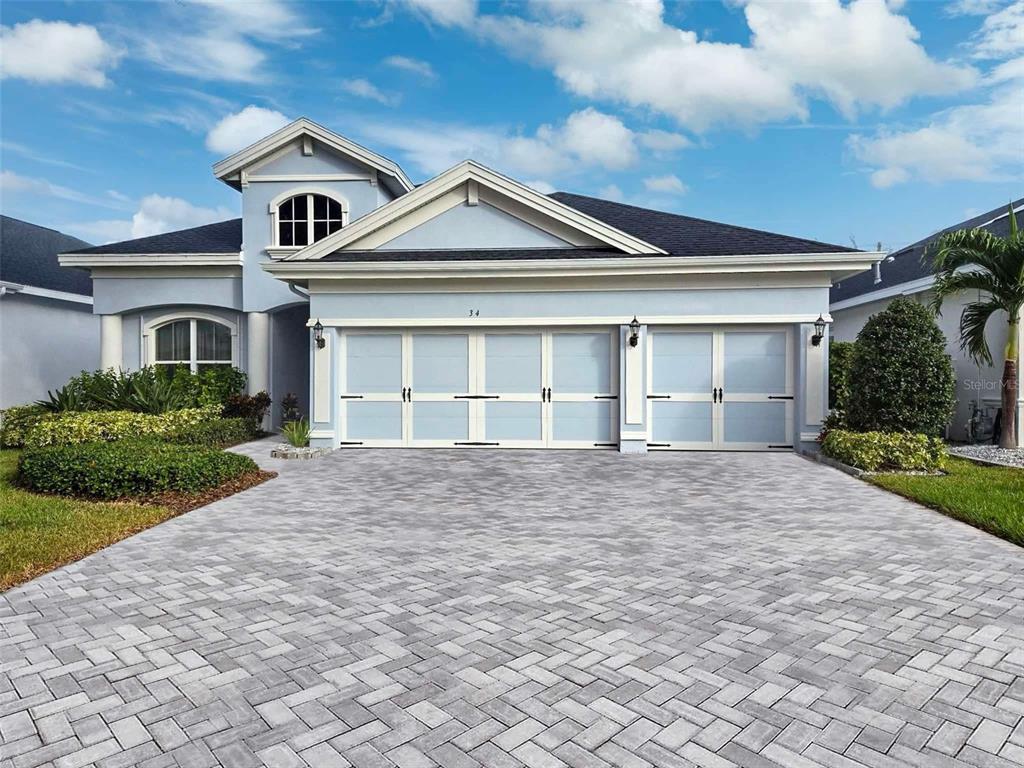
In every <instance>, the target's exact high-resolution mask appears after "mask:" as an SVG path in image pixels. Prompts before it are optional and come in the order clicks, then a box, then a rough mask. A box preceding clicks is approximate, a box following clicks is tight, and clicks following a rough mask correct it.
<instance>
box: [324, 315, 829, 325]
mask: <svg viewBox="0 0 1024 768" xmlns="http://www.w3.org/2000/svg"><path fill="white" fill-rule="evenodd" d="M817 319H818V315H817V314H806V315H798V314H788V315H645V316H644V325H647V326H652V325H699V326H720V325H759V326H761V325H783V324H784V325H791V324H794V323H808V324H809V323H813V322H814V321H816V320H817ZM823 319H824V320H825V322H827V323H831V322H832V316H831V315H826V316H825V317H824V318H823ZM318 321H319V322H320V323H321V324H322V325H324V326H325V327H327V328H442V327H445V328H490V327H519V328H522V327H548V326H555V325H565V326H607V325H628V324H629V321H630V317H629V315H609V316H603V315H601V316H593V317H588V316H586V315H573V316H566V317H550V316H542V317H473V318H469V317H462V316H461V315H460V316H459V317H312V318H310V319H309V320H308V321H307V322H306V326H307V327H309V328H312V327H313V325H314V324H315V323H317V322H318Z"/></svg>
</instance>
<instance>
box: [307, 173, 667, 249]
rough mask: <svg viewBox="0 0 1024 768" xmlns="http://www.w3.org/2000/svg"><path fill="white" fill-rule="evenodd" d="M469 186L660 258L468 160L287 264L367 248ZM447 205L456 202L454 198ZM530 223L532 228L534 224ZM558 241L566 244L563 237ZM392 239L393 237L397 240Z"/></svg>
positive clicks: (463, 194)
mask: <svg viewBox="0 0 1024 768" xmlns="http://www.w3.org/2000/svg"><path fill="white" fill-rule="evenodd" d="M470 181H475V182H476V183H477V190H478V192H477V194H478V195H479V197H480V199H483V200H484V201H485V202H488V203H492V204H493V202H492V201H494V200H496V199H498V197H499V196H501V197H504V198H507V199H509V200H510V201H512V203H513V204H519V205H522V206H523V207H524V208H528V209H530V210H531V211H532V212H533V213H534V214H540V215H541V217H543V218H544V219H546V220H548V221H549V222H554V225H552V224H549V225H548V226H559V228H560V229H564V231H568V230H571V231H573V232H575V233H576V235H575V239H576V240H579V239H580V238H581V237H585V238H592V239H593V240H597V241H599V242H601V243H603V244H605V245H608V246H611V247H613V248H617V249H618V250H621V251H623V252H624V253H627V254H641V253H649V254H665V251H663V250H662V249H661V248H658V247H656V246H654V245H651V244H650V243H647V242H644V241H643V240H641V239H640V238H638V237H634V236H633V235H630V234H627V233H626V232H623V231H622V230H619V229H616V228H615V227H612V226H610V225H608V224H606V223H605V222H603V221H600V220H598V219H595V218H594V217H592V216H587V215H586V214H585V213H582V212H581V211H577V210H576V209H575V208H572V207H570V206H568V205H565V204H564V203H560V202H558V201H557V200H554V199H552V198H550V197H548V196H547V195H543V194H541V193H540V192H537V191H536V190H534V189H531V188H530V187H527V186H526V185H524V184H520V183H519V182H518V181H514V180H513V179H510V178H508V177H507V176H503V175H501V174H500V173H497V172H496V171H492V170H491V169H490V168H486V167H484V166H482V165H480V164H478V163H475V162H473V161H472V160H466V161H464V162H462V163H459V164H458V165H456V166H455V167H453V168H449V169H448V170H447V171H445V172H444V173H442V174H440V175H438V176H435V177H434V178H433V179H431V180H430V181H428V182H426V183H425V184H423V185H421V186H419V187H417V188H416V189H415V190H413V191H412V192H409V193H407V194H405V195H402V196H401V197H398V198H395V199H394V200H392V201H391V202H389V203H387V204H385V205H383V206H381V207H380V208H378V209H377V210H375V211H373V212H372V213H369V214H367V215H366V216H363V217H362V218H360V219H358V220H357V221H355V222H353V223H352V224H351V225H350V226H349V227H347V228H346V229H343V230H341V231H340V232H336V233H335V234H333V235H331V236H330V237H325V238H324V239H323V240H320V241H319V242H316V243H313V244H312V245H309V246H307V247H306V248H304V249H303V250H301V251H299V252H298V253H295V254H293V255H291V256H288V257H287V258H288V259H289V260H294V261H307V260H315V259H320V258H322V257H323V256H326V255H327V254H329V253H334V252H335V251H339V250H353V249H356V248H359V249H362V248H367V247H372V246H368V245H367V243H372V242H376V240H374V239H371V237H370V236H371V235H373V234H374V233H377V232H378V231H380V230H382V229H384V228H385V227H388V226H389V225H390V224H392V223H393V222H397V221H398V220H399V219H401V218H403V217H405V216H409V215H411V214H413V213H414V212H415V211H417V209H419V208H422V207H424V206H426V205H428V204H430V203H433V202H434V201H435V200H437V199H438V198H441V197H443V196H445V195H448V194H449V193H451V192H453V191H455V190H458V196H459V202H464V201H467V200H468V197H469V195H470V193H469V191H468V189H469V186H468V182H470ZM460 187H462V189H461V190H459V188H460ZM450 199H455V198H454V196H453V197H452V198H450ZM453 205H454V203H453ZM506 206H507V204H503V206H502V207H503V208H504V207H506ZM435 215H436V214H435ZM520 215H521V214H520ZM538 218H540V217H538ZM418 223H422V221H418ZM529 223H531V224H535V223H536V221H531V222H529ZM549 231H550V230H549ZM553 234H557V233H553ZM557 236H559V237H562V238H563V239H568V238H566V237H565V235H563V234H558V235H557ZM391 237H397V235H392V236H391ZM391 237H388V239H391ZM385 242H386V241H385ZM570 242H572V240H570ZM590 242H592V240H591V241H590ZM378 244H379V243H378Z"/></svg>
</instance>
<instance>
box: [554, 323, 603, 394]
mask: <svg viewBox="0 0 1024 768" xmlns="http://www.w3.org/2000/svg"><path fill="white" fill-rule="evenodd" d="M551 341H552V354H551V366H552V372H551V386H552V388H553V389H554V391H555V392H556V393H559V394H567V393H608V392H612V391H614V390H613V387H612V381H611V338H610V336H609V334H608V333H607V332H604V333H555V334H552V340H551Z"/></svg>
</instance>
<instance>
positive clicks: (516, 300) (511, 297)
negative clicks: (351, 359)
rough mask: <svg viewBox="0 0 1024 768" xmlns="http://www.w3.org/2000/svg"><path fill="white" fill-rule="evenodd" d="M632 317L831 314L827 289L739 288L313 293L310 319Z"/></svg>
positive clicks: (474, 319) (642, 318) (479, 320)
mask: <svg viewBox="0 0 1024 768" xmlns="http://www.w3.org/2000/svg"><path fill="white" fill-rule="evenodd" d="M470 310H473V311H474V312H476V311H477V310H479V313H480V314H479V315H478V316H476V315H474V318H473V322H474V323H479V322H481V321H483V320H484V319H485V318H488V317H491V318H496V319H500V318H510V317H536V318H545V317H584V318H585V317H615V316H620V317H626V318H629V317H632V316H633V315H636V316H637V317H639V318H640V320H641V322H643V321H644V320H645V318H646V317H650V316H652V315H662V316H680V315H730V316H736V317H738V318H741V317H743V316H751V315H755V316H756V315H797V314H803V315H809V314H814V315H816V314H818V313H819V312H822V311H826V312H827V310H828V289H826V288H767V287H766V288H737V289H678V290H650V291H642V290H628V291H610V290H602V291H543V292H542V291H536V292H529V291H524V292H517V293H497V292H494V293H491V292H466V293H440V292H438V293H390V294H389V293H313V294H312V295H311V303H310V316H311V317H329V318H410V319H416V318H437V319H441V318H444V319H449V318H460V317H468V316H469V311H470Z"/></svg>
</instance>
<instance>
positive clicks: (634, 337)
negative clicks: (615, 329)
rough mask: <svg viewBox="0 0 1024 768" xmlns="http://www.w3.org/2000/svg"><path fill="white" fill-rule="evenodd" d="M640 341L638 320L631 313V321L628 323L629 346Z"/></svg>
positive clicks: (633, 345)
mask: <svg viewBox="0 0 1024 768" xmlns="http://www.w3.org/2000/svg"><path fill="white" fill-rule="evenodd" d="M639 343H640V321H639V320H637V319H636V315H633V321H632V322H631V323H630V324H629V346H631V347H635V346H636V345H637V344H639Z"/></svg>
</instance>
